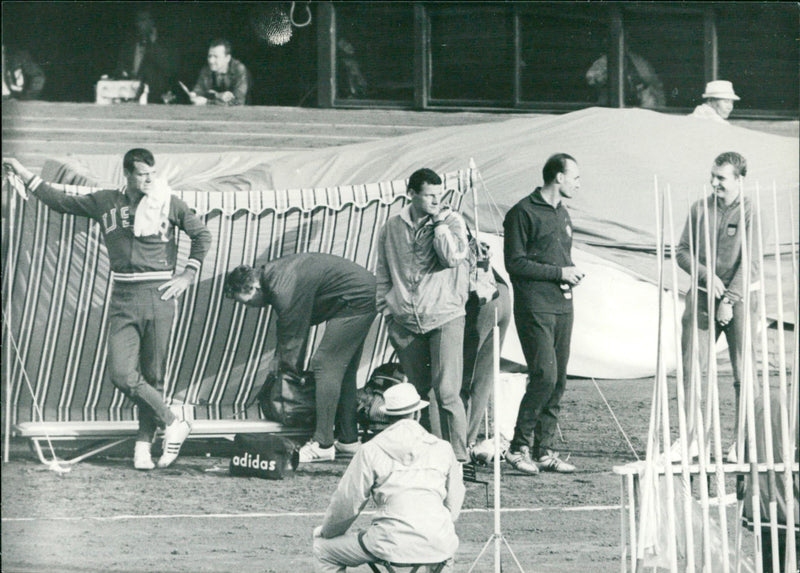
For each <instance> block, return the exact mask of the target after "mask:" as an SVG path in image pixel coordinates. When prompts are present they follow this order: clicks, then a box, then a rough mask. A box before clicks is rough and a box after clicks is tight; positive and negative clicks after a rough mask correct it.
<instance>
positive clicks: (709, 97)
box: [689, 80, 739, 123]
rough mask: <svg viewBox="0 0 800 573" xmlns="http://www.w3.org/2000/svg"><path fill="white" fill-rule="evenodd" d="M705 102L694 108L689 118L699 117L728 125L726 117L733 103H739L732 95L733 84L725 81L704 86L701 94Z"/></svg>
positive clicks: (729, 113)
mask: <svg viewBox="0 0 800 573" xmlns="http://www.w3.org/2000/svg"><path fill="white" fill-rule="evenodd" d="M703 99H705V102H703V103H702V104H700V105H698V106H697V107H696V108H694V111H693V112H692V113H691V114H689V117H700V118H703V119H710V120H712V121H717V122H720V123H728V116H730V115H731V112H732V111H733V102H735V101H739V96H737V95H736V94H735V93H733V84H732V83H731V82H727V81H725V80H716V81H713V82H708V83H707V84H706V91H705V92H703Z"/></svg>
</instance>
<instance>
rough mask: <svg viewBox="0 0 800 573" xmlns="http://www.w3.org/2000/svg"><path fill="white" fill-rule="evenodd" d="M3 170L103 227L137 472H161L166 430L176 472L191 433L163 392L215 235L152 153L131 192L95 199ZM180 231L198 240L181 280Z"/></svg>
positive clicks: (112, 344) (112, 333)
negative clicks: (185, 304)
mask: <svg viewBox="0 0 800 573" xmlns="http://www.w3.org/2000/svg"><path fill="white" fill-rule="evenodd" d="M3 164H4V167H6V168H7V169H10V170H13V171H15V172H16V173H17V174H18V175H19V176H20V177H22V179H23V181H24V182H25V184H26V187H27V189H28V190H29V191H30V192H31V193H32V194H33V195H34V196H35V197H36V198H37V199H39V200H40V201H41V202H42V203H44V204H45V205H47V206H48V207H50V208H51V209H53V210H54V211H57V212H59V213H68V214H71V215H79V216H83V217H89V218H91V219H94V220H95V221H97V222H98V223H100V226H101V228H102V231H103V236H104V239H105V243H106V248H107V249H108V258H109V261H110V263H111V280H112V282H113V290H112V295H111V303H110V306H109V314H108V371H109V375H110V377H111V382H112V383H113V384H114V386H116V387H117V388H119V390H120V391H122V392H123V393H124V394H125V395H126V396H127V397H128V398H130V399H131V400H133V402H134V403H135V404H136V405H137V407H138V410H139V433H138V435H137V437H136V445H135V447H134V461H133V463H134V467H135V468H136V469H140V470H150V469H153V468H154V467H155V464H154V463H153V460H152V458H151V456H150V446H151V444H152V441H153V438H154V437H155V432H156V429H157V428H158V427H161V428H164V448H163V450H164V451H163V454H162V456H161V458H160V459H159V460H158V466H159V467H167V466H169V465H170V464H171V463H172V462H173V461H175V459H176V458H177V457H178V453H179V451H180V447H181V444H182V443H183V441H184V440H185V439H186V437H187V436H188V435H189V431H190V430H191V426H190V425H189V423H188V422H186V421H182V420H178V419H177V418H176V417H175V415H174V414H173V413H172V411H171V410H170V408H169V406H167V404H165V403H164V400H163V398H162V396H161V392H160V391H159V390H157V388H158V387H160V386H162V385H163V383H164V376H165V372H166V364H167V351H168V345H169V338H170V333H171V330H172V324H173V321H174V318H175V312H176V306H177V298H178V297H179V296H180V295H181V294H182V293H183V292H184V291H185V290H186V289H187V288H188V287H189V286H190V285H191V284H192V283H193V282H194V280H195V277H196V275H197V273H198V272H199V270H200V266H201V263H202V260H203V258H204V257H205V255H206V253H207V252H208V249H209V247H210V246H211V233H210V232H209V230H208V229H207V228H206V226H205V225H204V224H203V222H202V221H201V220H200V219H199V218H198V217H197V216H196V215H195V214H194V212H193V211H192V210H191V209H190V208H189V207H188V205H186V203H184V202H183V201H182V200H181V199H179V198H178V197H176V196H175V195H172V194H171V193H169V189H168V188H167V187H165V186H164V185H162V184H160V182H158V181H157V180H156V178H155V159H154V157H153V154H152V153H150V152H149V151H148V150H146V149H131V150H130V151H128V152H127V153H126V154H125V157H124V159H123V174H124V176H125V179H126V181H127V185H126V186H125V187H123V188H122V189H104V190H101V191H97V192H95V193H90V194H88V195H72V194H68V193H67V192H65V188H64V186H63V185H56V184H51V183H46V182H45V181H42V179H40V178H39V177H38V176H34V175H33V173H32V172H31V171H29V170H28V169H26V168H25V167H23V166H22V165H21V164H20V163H19V161H17V160H16V159H5V158H4V159H3ZM176 229H182V230H183V231H184V232H185V233H186V234H187V235H189V237H190V238H191V240H192V245H191V250H190V252H189V260H188V262H187V263H186V268H185V269H184V270H183V272H182V273H180V274H175V264H176V261H177V254H178V244H177V242H176V241H175V234H176ZM140 374H141V375H140ZM142 378H144V380H142Z"/></svg>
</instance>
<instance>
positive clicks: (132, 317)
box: [107, 282, 177, 442]
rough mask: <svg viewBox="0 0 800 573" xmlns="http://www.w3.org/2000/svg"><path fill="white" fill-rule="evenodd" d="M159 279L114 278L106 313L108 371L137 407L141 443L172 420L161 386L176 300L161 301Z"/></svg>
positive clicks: (113, 380)
mask: <svg viewBox="0 0 800 573" xmlns="http://www.w3.org/2000/svg"><path fill="white" fill-rule="evenodd" d="M160 284H161V283H144V284H139V283H119V282H116V283H114V286H113V291H112V294H111V304H110V307H109V315H108V358H107V360H108V372H109V375H110V377H111V382H112V383H113V384H114V386H116V387H117V388H119V390H120V391H121V392H122V393H123V394H125V395H126V396H127V397H128V398H130V399H131V400H132V401H133V402H134V403H135V404H136V406H137V407H138V410H139V433H138V435H137V437H136V439H137V440H139V441H144V442H150V441H152V440H153V438H154V437H155V432H156V429H157V428H158V427H161V428H164V427H166V426H168V425H169V424H171V423H172V422H173V421H174V420H175V415H174V414H173V413H172V411H171V410H170V409H169V406H167V405H166V404H165V403H164V399H163V398H162V396H161V390H160V389H161V388H162V387H163V385H164V375H165V373H166V367H167V351H168V349H169V339H170V333H171V331H172V323H173V321H174V319H175V308H176V305H177V303H176V301H175V299H171V300H161V295H162V292H161V291H159V290H158V286H159V285H160Z"/></svg>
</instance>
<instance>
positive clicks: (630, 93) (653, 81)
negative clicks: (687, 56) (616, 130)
mask: <svg viewBox="0 0 800 573" xmlns="http://www.w3.org/2000/svg"><path fill="white" fill-rule="evenodd" d="M586 83H587V84H589V85H590V86H591V87H593V88H596V89H597V91H598V99H597V103H598V105H608V56H606V55H603V56H600V57H599V58H598V59H597V60H595V61H594V63H593V64H592V65H591V67H590V68H589V70H588V71H587V72H586ZM625 105H627V106H633V107H642V108H646V109H653V108H657V107H665V106H666V105H667V98H666V95H665V94H664V83H663V82H662V81H661V78H659V77H658V74H657V73H656V70H655V68H653V66H652V65H651V64H650V62H648V61H647V60H645V59H644V58H643V57H642V56H640V55H639V54H635V53H633V52H629V51H626V52H625Z"/></svg>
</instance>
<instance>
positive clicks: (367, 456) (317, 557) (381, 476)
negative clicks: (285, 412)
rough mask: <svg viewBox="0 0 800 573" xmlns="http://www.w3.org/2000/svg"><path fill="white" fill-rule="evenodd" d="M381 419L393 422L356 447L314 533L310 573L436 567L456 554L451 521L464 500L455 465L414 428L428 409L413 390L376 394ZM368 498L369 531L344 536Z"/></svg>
mask: <svg viewBox="0 0 800 573" xmlns="http://www.w3.org/2000/svg"><path fill="white" fill-rule="evenodd" d="M383 397H384V400H385V404H384V406H382V407H381V412H382V413H384V414H386V416H388V417H389V418H390V419H392V420H396V421H395V422H394V423H393V424H392V425H391V426H389V427H388V428H386V429H385V430H384V431H383V432H381V433H380V434H378V435H377V436H376V437H374V438H373V439H372V440H370V441H369V442H367V443H366V444H364V445H363V446H362V447H361V448H360V449H359V451H358V453H357V454H356V455H355V457H354V458H353V460H352V461H351V462H350V465H349V466H348V468H347V471H346V472H345V474H344V476H343V477H342V480H341V481H340V482H339V486H338V487H337V488H336V492H334V494H333V497H331V501H330V504H329V505H328V509H327V511H326V512H325V518H324V520H323V522H322V525H321V526H319V527H317V528H316V529H315V530H314V571H315V572H317V573H333V572H336V573H344V571H345V570H346V568H347V567H357V566H359V565H362V564H364V563H370V562H375V561H389V562H392V563H441V562H442V561H446V560H448V559H450V558H451V557H452V556H453V555H454V554H455V552H456V549H458V536H457V535H456V532H455V526H454V522H455V521H456V519H458V514H459V512H460V511H461V504H462V502H463V501H464V484H463V481H462V472H461V464H460V463H458V461H457V460H456V457H455V454H454V453H453V449H452V447H451V446H450V444H448V443H447V442H445V441H444V440H440V439H439V438H437V437H436V436H433V435H431V434H430V433H428V432H427V431H426V430H425V429H424V428H423V427H422V426H420V425H419V423H418V422H417V420H418V418H419V412H420V411H421V410H422V409H423V408H425V407H426V406H427V405H428V402H426V401H425V400H421V399H420V397H419V394H418V393H417V391H416V389H415V388H414V386H413V385H411V384H409V383H408V382H402V383H400V384H396V385H395V386H392V387H391V388H389V389H388V390H386V392H384V395H383ZM370 496H371V497H372V499H373V501H374V502H375V505H376V506H377V509H376V510H375V515H374V517H373V518H372V522H371V523H370V525H369V526H368V527H367V528H366V529H364V530H362V531H359V532H355V531H352V532H350V533H347V531H348V529H349V528H350V526H351V525H352V524H353V522H354V521H355V520H356V518H358V516H359V514H360V513H361V511H362V510H363V509H364V507H365V506H366V504H367V501H369V498H370Z"/></svg>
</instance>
